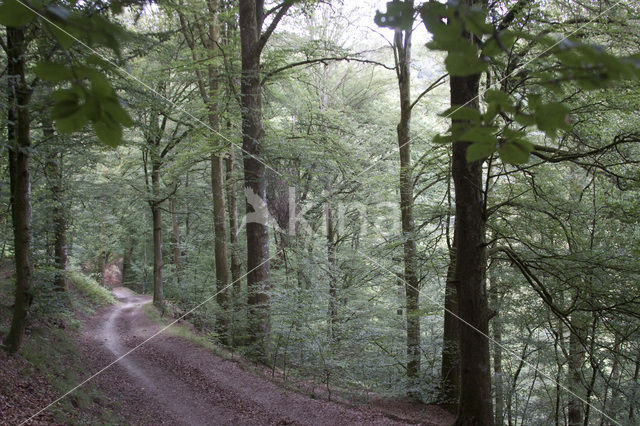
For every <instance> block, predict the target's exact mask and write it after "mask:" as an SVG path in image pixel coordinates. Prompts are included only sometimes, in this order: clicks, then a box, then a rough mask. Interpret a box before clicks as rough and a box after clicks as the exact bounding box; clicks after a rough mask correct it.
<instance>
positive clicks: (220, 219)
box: [211, 155, 229, 345]
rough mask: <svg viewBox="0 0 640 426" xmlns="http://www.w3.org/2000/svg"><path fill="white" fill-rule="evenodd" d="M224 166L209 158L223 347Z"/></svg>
mask: <svg viewBox="0 0 640 426" xmlns="http://www.w3.org/2000/svg"><path fill="white" fill-rule="evenodd" d="M223 173H224V164H223V163H222V158H221V157H219V156H216V155H212V156H211V189H212V192H213V221H214V228H215V229H214V231H215V257H216V284H217V295H216V301H217V302H218V306H219V307H220V311H221V312H220V315H218V317H217V321H216V323H217V333H218V336H219V338H220V342H221V343H222V344H223V345H228V344H229V338H228V331H229V330H228V328H229V321H228V318H227V315H228V312H227V311H228V297H227V294H228V292H227V290H228V289H227V287H228V286H229V262H228V260H227V218H226V215H225V210H226V208H225V199H224V197H225V191H224V175H223Z"/></svg>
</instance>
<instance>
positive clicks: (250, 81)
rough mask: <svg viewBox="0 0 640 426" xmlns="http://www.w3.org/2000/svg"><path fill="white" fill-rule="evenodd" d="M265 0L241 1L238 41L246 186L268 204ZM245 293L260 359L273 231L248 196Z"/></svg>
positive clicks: (267, 332) (265, 349)
mask: <svg viewBox="0 0 640 426" xmlns="http://www.w3.org/2000/svg"><path fill="white" fill-rule="evenodd" d="M262 14H263V10H262V2H256V1H253V0H240V43H241V56H242V79H241V85H240V92H241V98H242V148H243V153H244V155H243V163H244V181H245V191H246V192H248V193H250V194H251V193H252V194H253V195H255V196H257V197H258V198H259V199H260V200H262V201H263V202H265V203H266V199H267V198H266V176H265V167H264V163H263V162H262V160H261V159H260V158H261V155H262V139H263V137H264V129H263V127H262V87H261V84H260V53H261V46H260V39H259V37H260V25H259V23H261V22H262V18H261V16H262ZM246 211H247V214H251V213H253V215H254V216H255V220H252V221H251V222H247V226H246V234H247V270H248V274H247V292H248V300H247V301H248V305H249V326H250V329H249V340H250V343H251V344H252V345H253V346H254V349H255V351H256V356H257V357H258V359H262V360H266V359H268V358H269V352H270V351H269V346H270V338H271V318H270V308H269V305H270V297H269V290H270V289H271V280H270V263H269V230H268V228H267V219H268V218H267V217H266V216H267V212H266V209H263V210H261V212H262V213H263V217H257V215H258V214H259V213H260V212H258V211H256V210H254V208H253V206H252V204H251V203H250V202H249V201H248V200H247V210H246Z"/></svg>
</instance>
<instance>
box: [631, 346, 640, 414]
mask: <svg viewBox="0 0 640 426" xmlns="http://www.w3.org/2000/svg"><path fill="white" fill-rule="evenodd" d="M636 356H637V358H636V366H635V369H634V370H633V381H632V386H633V388H632V391H631V398H630V402H629V423H633V422H634V420H635V417H636V398H637V396H638V391H637V383H638V376H639V374H638V373H640V349H639V350H638V354H637V355H636Z"/></svg>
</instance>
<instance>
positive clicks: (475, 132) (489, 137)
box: [457, 126, 498, 146]
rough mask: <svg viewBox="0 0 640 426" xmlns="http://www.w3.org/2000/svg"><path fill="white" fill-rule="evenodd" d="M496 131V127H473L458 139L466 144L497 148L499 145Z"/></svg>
mask: <svg viewBox="0 0 640 426" xmlns="http://www.w3.org/2000/svg"><path fill="white" fill-rule="evenodd" d="M495 130H496V129H495V128H494V127H479V126H478V127H473V128H470V129H468V130H467V131H466V132H464V133H463V134H461V135H460V137H459V138H457V139H458V140H460V141H464V142H476V143H481V144H485V145H493V146H495V145H496V144H497V143H498V139H497V138H496V135H495Z"/></svg>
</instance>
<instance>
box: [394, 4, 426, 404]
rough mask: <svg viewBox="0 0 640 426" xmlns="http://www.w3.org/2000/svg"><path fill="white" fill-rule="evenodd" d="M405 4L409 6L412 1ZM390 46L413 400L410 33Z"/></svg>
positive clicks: (416, 328) (415, 308)
mask: <svg viewBox="0 0 640 426" xmlns="http://www.w3.org/2000/svg"><path fill="white" fill-rule="evenodd" d="M406 3H408V4H410V5H411V6H412V7H413V1H407V2H406ZM403 35H404V37H403ZM394 47H395V49H396V52H397V64H396V74H397V77H398V89H399V92H400V122H399V123H398V126H397V133H398V148H399V151H400V219H401V222H402V239H403V241H404V244H403V246H404V283H405V295H406V301H407V305H406V306H407V378H408V380H409V383H408V389H407V395H408V396H410V397H417V396H418V390H417V385H418V383H417V381H418V376H419V375H420V301H419V298H420V291H419V285H420V284H419V280H418V272H417V261H416V240H415V238H416V235H415V225H414V221H413V173H412V165H411V136H410V126H411V72H410V65H411V30H408V31H404V32H403V31H400V30H397V31H396V32H395V43H394Z"/></svg>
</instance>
